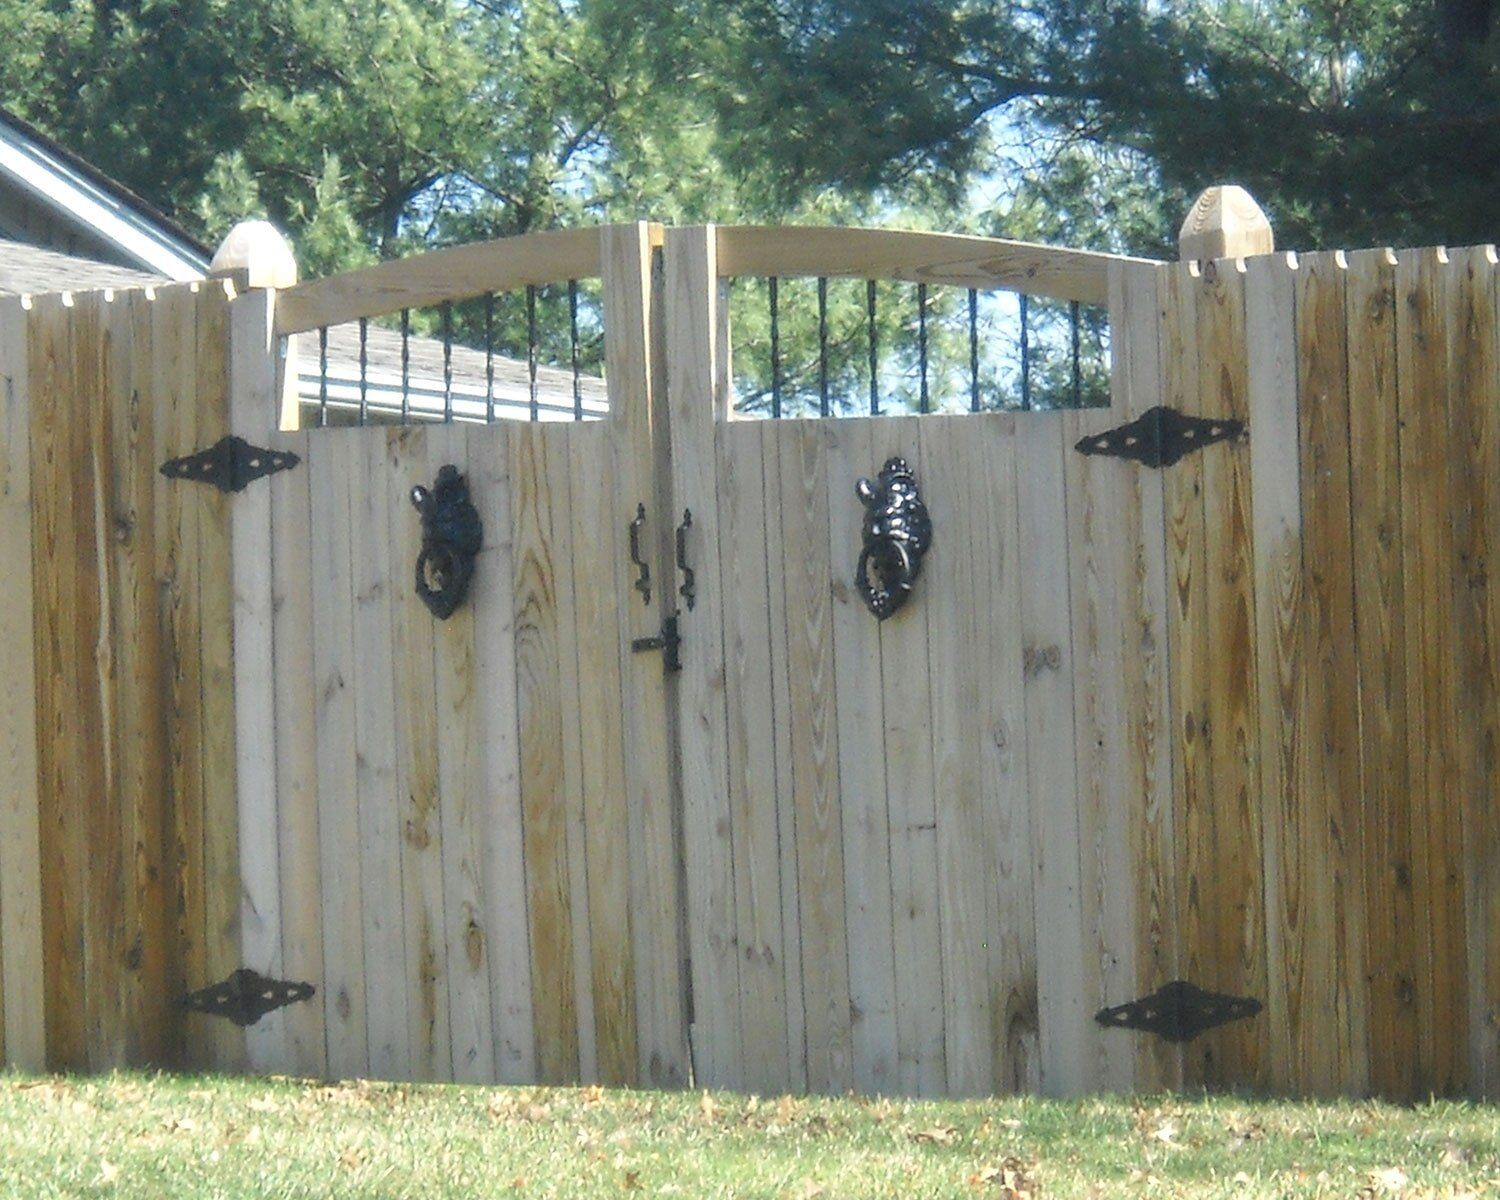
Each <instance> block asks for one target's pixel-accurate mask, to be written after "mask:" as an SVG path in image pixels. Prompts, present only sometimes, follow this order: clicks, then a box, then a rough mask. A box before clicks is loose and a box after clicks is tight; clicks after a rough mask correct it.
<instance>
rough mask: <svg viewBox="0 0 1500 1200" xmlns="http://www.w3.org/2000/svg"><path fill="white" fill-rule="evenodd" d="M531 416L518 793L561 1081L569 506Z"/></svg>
mask: <svg viewBox="0 0 1500 1200" xmlns="http://www.w3.org/2000/svg"><path fill="white" fill-rule="evenodd" d="M546 432H547V431H546V430H544V429H542V428H541V427H539V426H536V425H529V426H527V427H526V428H525V429H520V428H517V429H516V430H515V433H514V435H513V436H512V438H511V439H510V442H511V479H512V481H513V492H512V512H511V517H512V520H513V521H514V528H513V533H512V536H513V538H514V541H515V589H516V594H515V622H516V677H517V685H518V689H519V690H518V697H519V698H518V705H519V714H520V717H519V719H520V746H521V800H522V806H523V813H524V816H523V827H524V829H525V832H526V888H527V898H526V911H527V917H528V920H529V921H530V925H531V981H532V985H531V986H532V1010H533V1012H534V1013H535V1014H536V1037H537V1074H538V1076H539V1077H540V1078H541V1080H542V1081H544V1082H549V1083H562V1082H567V1081H569V1080H572V1079H575V1078H577V1076H578V1072H579V1044H578V1016H577V998H576V994H575V983H574V975H575V968H574V946H573V914H572V905H571V900H570V892H569V883H568V842H567V827H566V819H567V815H566V807H565V806H566V802H567V801H566V778H565V776H564V764H563V721H564V715H563V708H562V706H563V690H562V679H561V676H560V672H559V668H558V655H559V652H560V648H561V644H562V642H561V637H560V634H559V628H558V627H559V622H560V615H559V602H558V593H557V588H558V574H559V572H561V571H564V570H566V569H567V567H566V563H565V562H563V561H562V560H560V559H559V558H558V557H557V550H556V546H557V542H556V539H555V532H556V525H557V523H558V522H559V521H560V520H561V519H562V517H561V515H560V514H562V513H565V512H566V508H565V504H564V500H563V498H562V497H560V496H556V495H554V492H553V488H554V486H555V483H556V480H557V477H558V472H557V469H556V467H555V466H554V465H553V464H552V463H551V462H550V458H551V457H552V456H553V455H555V454H557V453H558V452H559V451H560V449H561V446H560V445H559V443H558V441H557V439H550V440H549V439H548V438H547V437H546V436H545V434H546Z"/></svg>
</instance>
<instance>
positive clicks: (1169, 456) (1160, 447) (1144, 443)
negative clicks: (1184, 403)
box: [1073, 404, 1246, 467]
mask: <svg viewBox="0 0 1500 1200" xmlns="http://www.w3.org/2000/svg"><path fill="white" fill-rule="evenodd" d="M1245 432H1246V430H1245V423H1244V422H1243V421H1231V420H1228V419H1225V420H1214V419H1211V418H1208V417H1190V416H1188V415H1187V414H1186V413H1180V412H1178V411H1177V410H1176V409H1175V408H1167V407H1166V406H1165V405H1162V404H1158V405H1157V406H1156V407H1155V408H1149V409H1147V410H1146V411H1145V412H1143V413H1142V414H1141V415H1140V416H1138V417H1137V418H1136V419H1135V420H1134V421H1131V422H1130V423H1129V424H1128V425H1121V426H1120V427H1119V428H1118V429H1111V430H1108V431H1107V432H1105V433H1094V434H1090V435H1089V436H1088V437H1086V438H1083V439H1081V440H1080V441H1079V442H1078V444H1077V445H1076V446H1074V447H1073V449H1075V450H1077V451H1078V452H1079V453H1080V454H1106V455H1110V456H1111V457H1114V458H1129V459H1134V460H1135V461H1136V462H1138V463H1142V464H1144V465H1145V466H1148V467H1170V466H1171V465H1172V464H1173V463H1175V462H1176V461H1177V460H1178V459H1180V458H1182V457H1183V455H1185V454H1191V453H1192V452H1193V451H1194V450H1201V449H1202V448H1203V447H1204V446H1211V445H1213V444H1214V443H1215V442H1227V441H1230V440H1231V439H1237V438H1241V437H1243V436H1244V435H1245Z"/></svg>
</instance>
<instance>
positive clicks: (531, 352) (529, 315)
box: [526, 284, 542, 421]
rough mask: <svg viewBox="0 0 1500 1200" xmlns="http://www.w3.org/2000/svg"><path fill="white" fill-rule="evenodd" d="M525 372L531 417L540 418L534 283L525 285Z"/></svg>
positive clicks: (533, 418)
mask: <svg viewBox="0 0 1500 1200" xmlns="http://www.w3.org/2000/svg"><path fill="white" fill-rule="evenodd" d="M526 373H527V378H528V380H529V382H530V385H531V419H532V420H533V421H540V420H541V419H542V405H541V400H540V398H539V397H538V395H537V389H536V285H535V284H527V285H526Z"/></svg>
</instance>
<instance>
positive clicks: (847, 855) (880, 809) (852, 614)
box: [778, 418, 899, 1093]
mask: <svg viewBox="0 0 1500 1200" xmlns="http://www.w3.org/2000/svg"><path fill="white" fill-rule="evenodd" d="M870 425H871V422H870V421H867V420H856V419H854V418H845V419H843V420H840V421H837V422H831V423H829V424H828V425H827V426H826V427H825V436H826V441H827V443H828V448H827V458H828V526H829V540H828V544H829V555H830V561H831V562H832V563H833V567H834V584H833V601H834V603H833V610H832V625H833V641H834V651H833V653H834V672H835V675H836V677H837V679H838V681H839V698H838V722H839V728H838V744H839V784H840V789H841V791H842V793H843V795H842V806H843V831H844V893H845V918H844V919H845V928H846V931H847V937H848V940H849V999H850V1008H851V1014H852V1027H851V1030H850V1041H851V1055H852V1059H853V1072H854V1086H855V1087H856V1088H858V1089H859V1090H860V1091H861V1092H865V1093H872V1092H874V1093H891V1092H894V1091H896V1090H897V1087H898V1082H899V1081H898V1077H897V1069H896V1051H897V1036H896V966H895V943H894V932H893V929H894V925H893V910H892V899H891V844H890V810H889V808H888V807H887V805H886V802H885V797H886V780H885V754H884V752H883V750H882V748H881V743H882V741H883V739H884V730H885V710H884V701H883V695H882V691H881V684H880V676H881V662H880V626H879V624H878V623H877V622H876V621H875V619H874V618H873V617H871V616H870V613H869V612H868V610H867V609H866V608H865V605H864V602H863V601H862V600H861V599H860V597H859V593H858V592H856V591H855V590H854V565H855V561H856V559H855V556H856V555H857V554H858V552H859V547H860V545H861V526H862V524H863V521H864V507H863V506H862V505H861V504H859V503H858V502H857V501H856V499H855V491H854V487H855V483H856V481H857V480H859V479H860V478H862V477H864V476H867V475H869V474H870V472H872V471H876V470H878V469H879V466H880V464H879V463H878V462H877V461H876V460H875V450H874V443H873V441H872V439H871V431H870ZM778 724H779V722H778Z"/></svg>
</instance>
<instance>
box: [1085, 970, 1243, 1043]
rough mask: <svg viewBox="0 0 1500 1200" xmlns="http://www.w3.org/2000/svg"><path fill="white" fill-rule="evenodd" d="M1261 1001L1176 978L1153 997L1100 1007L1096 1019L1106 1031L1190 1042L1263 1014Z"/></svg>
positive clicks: (1160, 988) (1164, 985) (1153, 994)
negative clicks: (1137, 1031)
mask: <svg viewBox="0 0 1500 1200" xmlns="http://www.w3.org/2000/svg"><path fill="white" fill-rule="evenodd" d="M1260 1009H1261V1004H1260V1001H1259V1000H1256V999H1253V998H1252V997H1250V996H1226V995H1223V994H1222V993H1220V992H1206V991H1204V990H1203V989H1202V988H1200V987H1198V986H1197V985H1196V984H1192V983H1187V982H1186V981H1184V980H1181V979H1174V980H1173V981H1172V982H1171V983H1167V984H1163V985H1162V986H1161V987H1159V988H1158V989H1157V990H1156V991H1154V992H1152V993H1151V995H1149V996H1146V997H1145V998H1143V999H1141V1000H1132V1001H1130V1003H1129V1004H1120V1005H1117V1006H1115V1007H1114V1008H1101V1009H1100V1010H1099V1011H1098V1012H1097V1013H1095V1014H1094V1020H1095V1021H1097V1022H1099V1024H1100V1025H1103V1026H1105V1027H1106V1028H1110V1027H1114V1028H1116V1029H1140V1030H1143V1031H1145V1032H1146V1033H1156V1034H1160V1035H1161V1036H1162V1037H1163V1038H1165V1039H1166V1040H1167V1041H1169V1042H1190V1041H1192V1040H1193V1039H1194V1038H1195V1037H1197V1036H1198V1035H1199V1034H1200V1033H1203V1032H1204V1031H1206V1030H1209V1029H1213V1028H1215V1027H1216V1026H1219V1025H1224V1024H1227V1023H1228V1022H1230V1021H1239V1020H1243V1019H1246V1018H1249V1017H1253V1016H1255V1014H1256V1013H1258V1012H1260Z"/></svg>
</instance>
